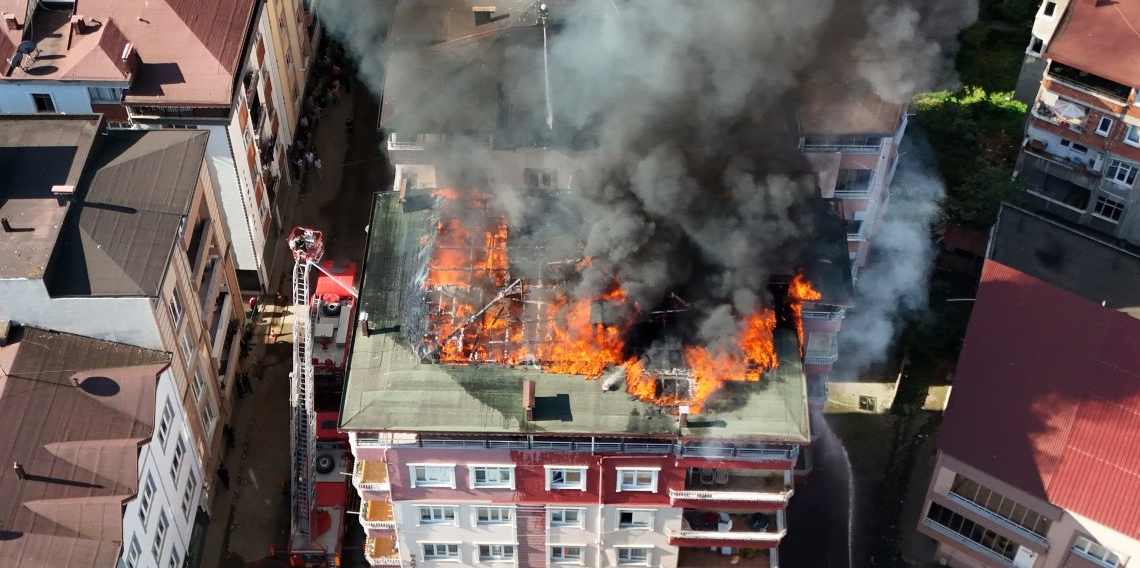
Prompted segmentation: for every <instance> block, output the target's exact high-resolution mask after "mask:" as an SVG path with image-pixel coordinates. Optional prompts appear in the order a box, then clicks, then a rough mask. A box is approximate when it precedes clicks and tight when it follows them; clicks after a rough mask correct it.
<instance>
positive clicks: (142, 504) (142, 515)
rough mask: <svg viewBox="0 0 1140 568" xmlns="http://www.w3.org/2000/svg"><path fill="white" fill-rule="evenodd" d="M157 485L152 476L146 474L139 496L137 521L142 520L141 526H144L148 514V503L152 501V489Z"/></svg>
mask: <svg viewBox="0 0 1140 568" xmlns="http://www.w3.org/2000/svg"><path fill="white" fill-rule="evenodd" d="M155 489H157V487H156V486H155V485H154V476H153V475H151V474H149V473H148V474H146V483H144V484H143V490H142V495H140V496H139V521H141V522H142V526H143V528H146V518H147V515H150V504H151V503H152V502H154V491H155Z"/></svg>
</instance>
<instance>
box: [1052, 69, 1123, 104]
mask: <svg viewBox="0 0 1140 568" xmlns="http://www.w3.org/2000/svg"><path fill="white" fill-rule="evenodd" d="M1048 76H1049V78H1050V79H1053V80H1054V81H1058V82H1060V83H1063V84H1065V85H1066V86H1068V87H1071V88H1073V89H1076V90H1078V91H1084V92H1086V93H1089V94H1090V95H1095V96H1100V97H1107V98H1110V99H1112V100H1114V101H1116V102H1119V103H1124V104H1128V98H1129V97H1130V96H1131V95H1132V89H1130V88H1129V87H1127V86H1125V85H1121V84H1120V83H1117V82H1115V81H1110V80H1108V79H1105V78H1103V77H1098V76H1096V75H1093V74H1091V73H1084V72H1082V71H1080V70H1079V69H1074V68H1072V67H1067V66H1065V65H1062V64H1060V63H1057V62H1053V63H1052V64H1050V65H1049V71H1048Z"/></svg>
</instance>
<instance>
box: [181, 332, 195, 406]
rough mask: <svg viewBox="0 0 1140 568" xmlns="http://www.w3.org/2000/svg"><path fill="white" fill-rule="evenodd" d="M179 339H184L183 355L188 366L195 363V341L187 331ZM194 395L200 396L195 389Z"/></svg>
mask: <svg viewBox="0 0 1140 568" xmlns="http://www.w3.org/2000/svg"><path fill="white" fill-rule="evenodd" d="M179 339H180V340H181V341H182V357H183V358H185V360H186V366H187V367H189V366H191V365H193V364H194V341H193V340H192V339H190V338H189V337H187V335H186V334H185V333H184V334H182V335H181V336H179ZM194 397H195V398H197V397H198V392H197V391H195V393H194Z"/></svg>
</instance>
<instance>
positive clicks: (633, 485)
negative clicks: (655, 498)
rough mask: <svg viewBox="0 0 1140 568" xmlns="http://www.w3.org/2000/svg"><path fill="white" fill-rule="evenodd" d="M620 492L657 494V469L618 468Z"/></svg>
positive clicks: (618, 488) (618, 487)
mask: <svg viewBox="0 0 1140 568" xmlns="http://www.w3.org/2000/svg"><path fill="white" fill-rule="evenodd" d="M617 472H618V482H617V490H618V491H652V492H654V493H656V492H657V470H656V469H624V468H620V467H619V468H618V470H617Z"/></svg>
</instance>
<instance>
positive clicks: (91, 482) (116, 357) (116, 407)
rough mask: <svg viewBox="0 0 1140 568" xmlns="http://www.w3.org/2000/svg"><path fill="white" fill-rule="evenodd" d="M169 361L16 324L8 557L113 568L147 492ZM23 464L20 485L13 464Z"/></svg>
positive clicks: (9, 358) (0, 457)
mask: <svg viewBox="0 0 1140 568" xmlns="http://www.w3.org/2000/svg"><path fill="white" fill-rule="evenodd" d="M169 361H170V356H169V355H168V354H166V353H161V352H158V351H152V350H149V349H142V348H140V347H133V346H129V345H123V344H120V343H112V342H109V341H102V340H97V339H91V338H88V337H83V336H79V335H71V334H67V333H59V332H55V331H48V330H43V329H38V328H33V327H27V326H12V328H11V331H10V332H9V334H8V336H7V337H6V338H0V416H3V417H4V422H5V427H4V428H0V463H3V464H5V470H6V471H4V473H3V475H0V519H3V521H4V522H3V525H2V526H0V558H3V559H4V565H5V566H20V567H21V568H49V567H50V568H54V567H57V566H69V567H74V568H108V567H110V566H114V565H115V562H116V560H117V559H118V557H119V554H120V551H121V546H122V545H121V543H122V541H123V535H122V531H123V504H124V503H125V502H126V501H128V500H130V499H133V498H134V496H135V494H136V493H137V492H138V467H139V464H138V452H139V445H140V444H142V443H144V442H145V441H146V440H148V439H149V438H150V436H151V432H152V430H153V429H154V418H155V401H154V396H155V387H156V384H157V377H158V375H159V374H160V373H161V372H162V371H163V369H165V368H166V366H167V365H168V364H169ZM17 462H18V463H19V464H20V465H21V466H22V467H23V469H24V472H25V478H24V479H19V477H18V476H17V474H16V473H15V472H14V471H13V468H12V464H13V463H17Z"/></svg>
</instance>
